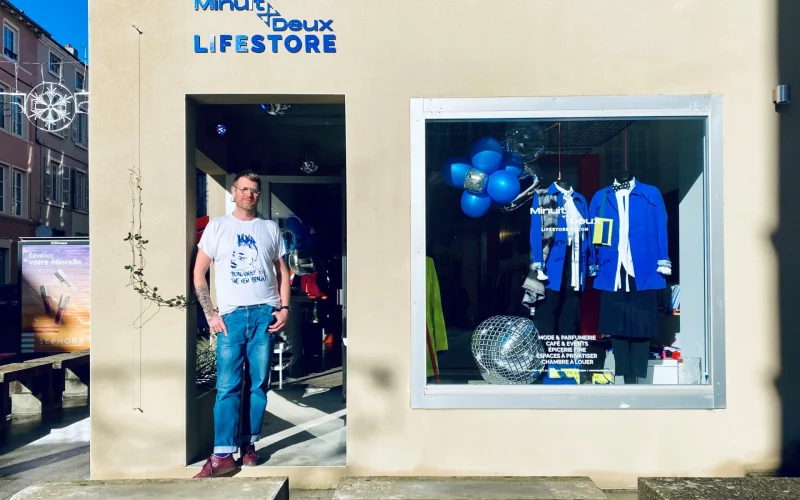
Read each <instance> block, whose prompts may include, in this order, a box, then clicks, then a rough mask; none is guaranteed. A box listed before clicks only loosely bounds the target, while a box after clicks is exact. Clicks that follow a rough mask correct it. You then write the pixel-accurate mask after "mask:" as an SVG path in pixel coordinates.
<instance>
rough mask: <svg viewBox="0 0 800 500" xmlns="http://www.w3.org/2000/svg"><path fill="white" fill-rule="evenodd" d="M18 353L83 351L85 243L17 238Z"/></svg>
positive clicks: (86, 291) (86, 303) (86, 326)
mask: <svg viewBox="0 0 800 500" xmlns="http://www.w3.org/2000/svg"><path fill="white" fill-rule="evenodd" d="M20 268H21V269H20V278H21V280H20V286H21V288H22V353H23V354H25V353H53V352H69V351H82V350H84V349H89V325H90V314H89V279H90V274H89V242H88V241H87V240H78V241H76V240H36V241H21V242H20Z"/></svg>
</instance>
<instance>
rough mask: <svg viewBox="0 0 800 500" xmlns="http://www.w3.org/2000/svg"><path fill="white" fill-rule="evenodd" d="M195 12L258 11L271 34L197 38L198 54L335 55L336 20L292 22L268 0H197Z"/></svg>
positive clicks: (195, 45) (195, 47)
mask: <svg viewBox="0 0 800 500" xmlns="http://www.w3.org/2000/svg"><path fill="white" fill-rule="evenodd" d="M194 10H195V11H216V12H219V11H225V10H227V11H242V12H255V13H256V16H258V18H259V19H261V21H262V22H263V23H264V24H265V25H266V26H267V28H268V31H269V33H264V34H261V33H258V34H252V35H250V34H222V35H208V36H207V37H206V38H205V39H204V38H203V37H201V36H200V35H197V34H196V35H194V51H195V53H196V54H209V53H211V54H213V53H216V52H221V53H227V52H236V53H239V54H242V53H248V52H254V53H257V54H262V53H264V52H271V53H273V54H277V53H279V52H289V53H292V54H296V53H298V52H305V53H307V54H312V53H313V54H320V53H324V54H335V53H336V34H335V33H333V19H292V18H286V17H283V16H281V13H280V12H278V11H277V10H276V9H275V8H274V7H273V6H272V5H271V4H269V3H267V2H266V0H194Z"/></svg>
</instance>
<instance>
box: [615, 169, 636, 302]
mask: <svg viewBox="0 0 800 500" xmlns="http://www.w3.org/2000/svg"><path fill="white" fill-rule="evenodd" d="M614 184H618V183H617V182H616V180H615V181H614ZM634 186H636V179H635V178H633V179H631V180H630V188H629V189H620V190H619V191H617V192H616V193H615V194H616V195H617V207H618V208H619V244H618V246H617V250H618V252H619V254H618V255H619V258H618V259H617V278H616V280H615V282H614V291H617V290H619V289H620V288H622V283H621V281H622V280H621V279H620V276H619V271H620V267H623V268H625V271H626V272H627V273H628V275H630V276H631V277H635V276H636V275H635V274H634V270H633V256H632V255H631V246H630V237H629V230H630V223H629V221H630V204H631V191H632V190H633V188H634ZM625 291H626V292H629V291H630V284H629V282H628V280H627V279H626V280H625Z"/></svg>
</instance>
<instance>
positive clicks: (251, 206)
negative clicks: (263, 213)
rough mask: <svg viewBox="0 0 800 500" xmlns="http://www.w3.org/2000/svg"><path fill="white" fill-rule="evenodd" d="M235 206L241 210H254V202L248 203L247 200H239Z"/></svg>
mask: <svg viewBox="0 0 800 500" xmlns="http://www.w3.org/2000/svg"><path fill="white" fill-rule="evenodd" d="M236 206H238V207H239V208H241V209H242V210H255V209H256V201H255V200H253V201H248V200H241V201H239V202H238V203H237V204H236Z"/></svg>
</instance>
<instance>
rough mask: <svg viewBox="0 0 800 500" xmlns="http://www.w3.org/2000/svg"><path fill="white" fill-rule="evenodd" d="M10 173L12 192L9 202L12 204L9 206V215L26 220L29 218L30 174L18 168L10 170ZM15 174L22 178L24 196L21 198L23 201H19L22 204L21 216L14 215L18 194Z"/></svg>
mask: <svg viewBox="0 0 800 500" xmlns="http://www.w3.org/2000/svg"><path fill="white" fill-rule="evenodd" d="M10 172H11V178H10V179H9V183H8V184H9V187H10V191H11V193H10V196H9V201H10V202H11V203H10V204H9V206H8V214H9V215H11V216H12V217H17V218H20V219H25V218H27V217H28V196H26V195H27V194H28V192H29V189H28V172H26V171H25V170H23V169H21V168H16V167H11V168H10ZM14 174H20V177H21V178H22V196H21V199H20V200H19V203H20V213H19V214H15V213H14V201H15V200H14V196H15V194H16V192H15V188H16V186H15V185H14Z"/></svg>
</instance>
